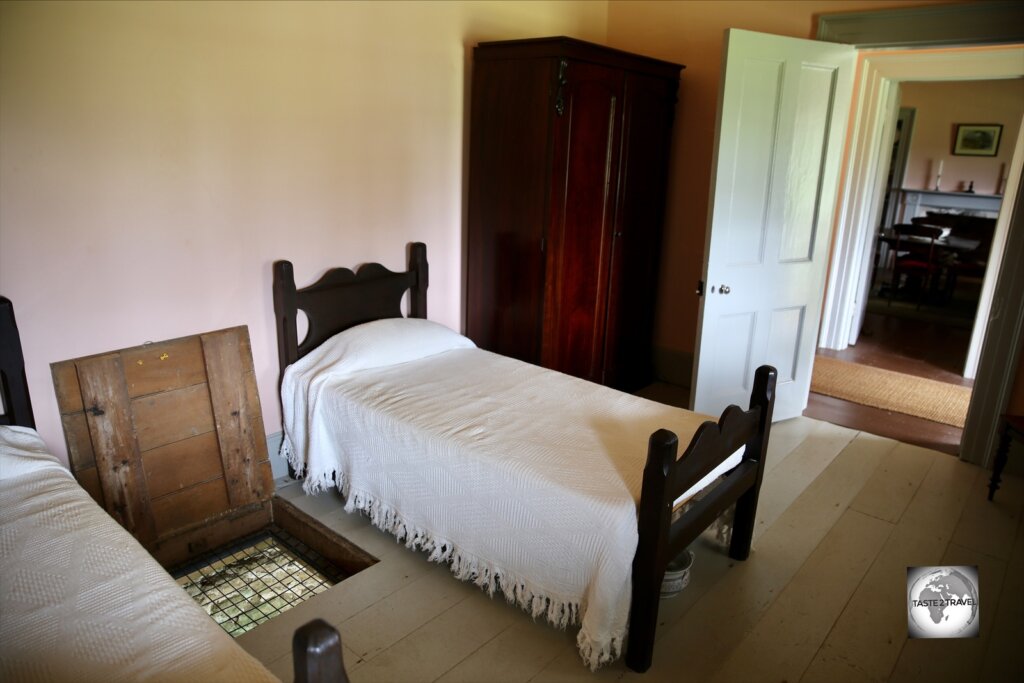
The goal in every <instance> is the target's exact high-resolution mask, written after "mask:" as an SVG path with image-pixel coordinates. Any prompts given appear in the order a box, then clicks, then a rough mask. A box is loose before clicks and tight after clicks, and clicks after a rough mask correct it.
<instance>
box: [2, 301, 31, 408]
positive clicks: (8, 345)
mask: <svg viewBox="0 0 1024 683" xmlns="http://www.w3.org/2000/svg"><path fill="white" fill-rule="evenodd" d="M0 340H2V342H3V343H2V344H0V392H3V404H4V410H5V411H6V412H5V413H3V414H0V424H10V425H20V426H22V427H35V426H36V421H35V415H34V414H33V413H32V399H31V398H29V393H28V380H27V379H26V378H25V357H24V355H23V354H22V349H21V336H20V335H19V334H18V323H16V322H15V320H14V304H12V303H11V300H10V299H8V298H7V297H5V296H0Z"/></svg>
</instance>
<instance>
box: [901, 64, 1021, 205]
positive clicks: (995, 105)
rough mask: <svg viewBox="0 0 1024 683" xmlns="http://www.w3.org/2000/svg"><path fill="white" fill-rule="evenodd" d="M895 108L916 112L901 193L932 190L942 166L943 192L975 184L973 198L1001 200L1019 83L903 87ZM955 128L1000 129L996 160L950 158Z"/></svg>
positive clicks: (1016, 125)
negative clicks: (984, 126) (976, 125)
mask: <svg viewBox="0 0 1024 683" xmlns="http://www.w3.org/2000/svg"><path fill="white" fill-rule="evenodd" d="M900 93H901V97H900V106H903V107H914V108H916V109H917V112H916V115H915V119H914V130H913V134H912V137H911V145H910V156H909V158H908V159H907V173H906V175H905V176H904V181H903V187H906V188H908V189H926V190H933V189H935V174H936V172H937V170H938V163H939V161H942V185H941V188H942V189H943V190H947V191H950V192H956V191H959V190H962V189H965V188H966V187H967V184H968V182H969V181H972V180H973V181H974V191H975V192H976V193H978V194H1001V191H1000V190H999V181H1000V179H1001V178H1002V177H1003V176H1004V174H1005V173H1006V172H1008V170H1009V167H1010V159H1011V157H1012V156H1013V143H1014V140H1016V139H1017V130H1018V129H1019V128H1020V121H1021V115H1022V114H1024V79H1019V78H1017V79H1012V80H1001V81H951V82H942V83H904V84H902V86H901V89H900ZM958 123H1000V124H1003V132H1002V136H1001V140H1000V144H999V152H998V155H997V156H995V157H968V156H957V155H954V154H952V145H953V136H954V131H955V129H956V124H958Z"/></svg>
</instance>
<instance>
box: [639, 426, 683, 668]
mask: <svg viewBox="0 0 1024 683" xmlns="http://www.w3.org/2000/svg"><path fill="white" fill-rule="evenodd" d="M678 452H679V438H678V437H677V436H676V435H675V434H673V433H672V432H670V431H669V430H667V429H659V430H658V431H656V432H654V434H651V438H650V441H649V442H648V446H647V465H646V466H645V467H644V478H643V488H642V489H641V494H640V508H639V510H638V511H637V516H638V528H639V530H640V537H639V539H638V541H637V548H636V556H635V557H634V558H633V604H632V607H631V610H630V615H629V649H628V650H627V651H626V666H628V667H629V668H630V669H632V670H633V671H636V672H638V673H643V672H644V671H647V669H649V668H650V666H651V658H652V657H653V656H654V631H655V629H656V628H657V626H658V600H660V599H661V582H662V579H664V578H665V567H666V566H667V565H668V561H669V560H670V559H671V558H669V557H667V546H668V527H669V523H670V521H671V519H672V501H671V500H670V499H669V496H668V495H667V491H668V476H669V472H671V471H672V467H673V466H674V465H675V462H676V455H677V454H678Z"/></svg>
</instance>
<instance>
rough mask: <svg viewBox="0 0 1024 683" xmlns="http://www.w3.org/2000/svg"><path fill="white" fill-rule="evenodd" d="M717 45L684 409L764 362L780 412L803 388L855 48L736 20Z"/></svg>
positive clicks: (709, 402)
mask: <svg viewBox="0 0 1024 683" xmlns="http://www.w3.org/2000/svg"><path fill="white" fill-rule="evenodd" d="M725 50H726V68H725V73H724V77H723V83H722V95H721V102H720V105H719V111H718V133H717V148H716V152H715V159H714V162H713V164H712V173H713V178H712V190H711V193H712V197H711V207H710V215H709V218H708V237H707V250H706V260H705V264H704V283H705V286H704V296H703V299H702V300H701V306H700V322H699V327H698V336H697V345H696V353H695V357H694V366H695V367H694V378H695V384H694V392H693V397H694V398H693V402H694V406H693V409H694V410H696V411H697V412H702V413H708V414H710V415H715V416H717V415H719V414H721V412H722V410H723V409H724V408H725V407H726V406H727V405H729V404H730V403H735V404H738V405H740V406H743V407H746V405H747V402H748V401H749V398H750V388H751V382H752V380H753V376H754V370H755V368H757V366H759V365H762V364H764V363H768V364H771V365H774V366H775V367H776V368H777V369H778V371H779V376H778V389H777V394H776V400H775V419H776V420H784V419H788V418H791V417H796V416H798V415H800V414H801V413H802V412H803V410H804V408H806V407H807V396H808V393H809V392H810V384H811V368H812V365H813V362H814V351H815V348H816V344H817V336H818V324H819V322H820V319H821V302H822V297H823V294H824V287H825V272H826V268H827V265H828V256H829V248H830V243H829V237H830V234H831V228H832V221H833V216H834V211H835V206H836V199H837V187H838V180H839V168H840V160H841V156H842V152H843V144H844V140H845V136H846V121H847V118H848V115H849V110H850V97H851V93H852V90H853V72H854V66H855V59H856V52H855V49H854V48H853V47H851V46H849V45H835V44H831V43H822V42H818V41H813V40H800V39H796V38H783V37H780V36H773V35H767V34H763V33H753V32H750V31H741V30H737V29H730V30H729V31H728V33H727V36H726V47H725Z"/></svg>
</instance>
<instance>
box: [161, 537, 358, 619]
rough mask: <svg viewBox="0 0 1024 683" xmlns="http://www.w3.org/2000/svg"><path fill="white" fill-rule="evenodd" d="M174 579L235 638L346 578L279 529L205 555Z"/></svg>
mask: <svg viewBox="0 0 1024 683" xmlns="http://www.w3.org/2000/svg"><path fill="white" fill-rule="evenodd" d="M173 576H174V578H175V580H177V582H178V585H179V586H181V587H182V588H184V589H185V592H186V593H188V594H189V595H190V596H191V597H192V599H193V600H195V601H196V602H197V603H198V604H199V606H200V607H202V608H203V609H204V610H206V613H207V614H209V615H210V616H211V617H212V618H213V620H214V621H215V622H217V623H218V624H220V626H221V628H223V629H224V630H225V631H227V632H228V633H229V634H230V635H231V636H234V637H237V636H240V635H241V634H243V633H245V632H246V631H248V630H250V629H252V628H254V627H255V626H256V625H257V624H261V623H263V622H264V621H267V620H268V619H272V618H273V617H275V616H277V615H278V614H281V613H282V612H284V611H285V610H288V609H291V608H292V607H294V606H295V605H298V604H299V603H301V602H302V601H303V600H307V599H309V598H311V597H313V596H314V595H317V594H318V593H322V592H324V591H325V590H327V589H328V588H330V587H331V586H333V585H334V584H336V583H338V582H339V581H341V580H342V579H344V578H345V574H344V573H343V572H342V571H341V570H340V569H338V568H337V567H335V566H334V565H332V564H331V563H330V562H329V561H328V560H327V559H326V558H324V557H323V556H322V555H320V553H318V552H316V551H315V550H313V549H312V548H310V547H309V546H307V545H306V544H305V543H303V542H302V541H300V540H298V539H297V538H295V537H294V536H292V535H291V534H289V533H288V532H286V531H284V530H283V529H280V528H278V527H275V526H272V527H269V528H268V529H267V530H265V531H263V532H260V533H258V534H255V535H252V536H248V537H246V538H244V539H241V540H239V541H237V542H235V543H232V544H231V545H229V546H226V547H224V548H220V549H218V550H215V551H213V552H211V553H209V554H207V555H204V556H203V557H201V558H198V559H197V560H196V561H194V562H192V563H189V564H188V565H186V566H183V567H181V568H179V569H178V570H176V571H175V572H174V573H173Z"/></svg>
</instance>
